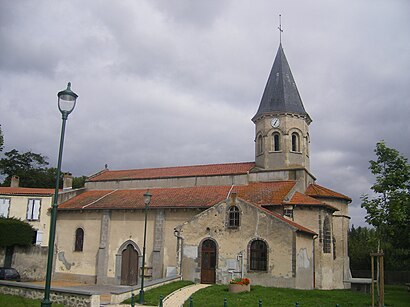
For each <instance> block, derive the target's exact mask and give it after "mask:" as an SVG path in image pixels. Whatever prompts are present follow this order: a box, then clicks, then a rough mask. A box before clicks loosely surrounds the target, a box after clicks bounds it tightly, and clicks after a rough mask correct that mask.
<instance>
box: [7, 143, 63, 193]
mask: <svg viewBox="0 0 410 307" xmlns="http://www.w3.org/2000/svg"><path fill="white" fill-rule="evenodd" d="M4 155H5V157H4V158H2V159H0V174H3V175H6V178H5V180H4V182H3V185H4V186H9V185H10V181H11V177H12V176H13V175H16V176H19V177H20V185H21V186H22V187H38V188H45V187H49V185H50V183H49V180H47V177H48V176H50V175H52V173H53V171H52V170H49V169H48V168H47V166H48V162H47V157H45V156H43V155H41V154H37V153H33V152H31V151H28V152H25V153H20V152H19V151H18V150H16V149H13V150H11V151H8V152H6V153H5V154H4ZM54 178H55V176H54Z"/></svg>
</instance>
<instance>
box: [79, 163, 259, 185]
mask: <svg viewBox="0 0 410 307" xmlns="http://www.w3.org/2000/svg"><path fill="white" fill-rule="evenodd" d="M254 166H255V163H254V162H243V163H225V164H208V165H191V166H175V167H161V168H144V169H134V170H118V171H110V170H104V171H102V172H100V173H97V174H96V175H94V176H91V177H89V178H88V180H87V181H110V180H131V179H154V178H170V177H191V176H217V175H238V174H246V173H247V172H248V171H250V170H251V169H252V168H253V167H254Z"/></svg>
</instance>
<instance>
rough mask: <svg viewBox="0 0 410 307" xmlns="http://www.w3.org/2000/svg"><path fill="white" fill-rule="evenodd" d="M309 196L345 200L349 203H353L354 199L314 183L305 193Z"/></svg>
mask: <svg viewBox="0 0 410 307" xmlns="http://www.w3.org/2000/svg"><path fill="white" fill-rule="evenodd" d="M305 193H306V194H307V195H309V196H311V197H318V198H339V199H345V200H347V201H349V202H351V201H352V199H351V198H350V197H348V196H346V195H343V194H341V193H338V192H335V191H332V190H330V189H328V188H325V187H322V186H320V185H318V184H315V183H312V184H310V185H309V186H308V188H307V189H306V192H305Z"/></svg>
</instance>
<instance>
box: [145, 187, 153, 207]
mask: <svg viewBox="0 0 410 307" xmlns="http://www.w3.org/2000/svg"><path fill="white" fill-rule="evenodd" d="M151 197H152V194H151V193H150V192H149V190H147V192H145V193H144V203H145V205H146V206H148V205H149V204H150V202H151Z"/></svg>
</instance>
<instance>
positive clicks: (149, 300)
mask: <svg viewBox="0 0 410 307" xmlns="http://www.w3.org/2000/svg"><path fill="white" fill-rule="evenodd" d="M192 284H193V282H192V281H187V280H181V281H175V282H172V283H169V284H166V285H163V286H160V287H158V288H154V289H151V290H148V291H146V292H145V293H144V301H145V305H153V306H157V305H158V304H159V297H160V296H161V295H162V296H163V297H164V298H165V297H166V296H167V295H168V294H171V293H172V292H174V291H176V290H178V289H180V288H182V287H185V286H189V285H192ZM134 294H135V302H139V291H136V293H134ZM122 303H123V304H131V299H127V300H125V301H124V302H122Z"/></svg>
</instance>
